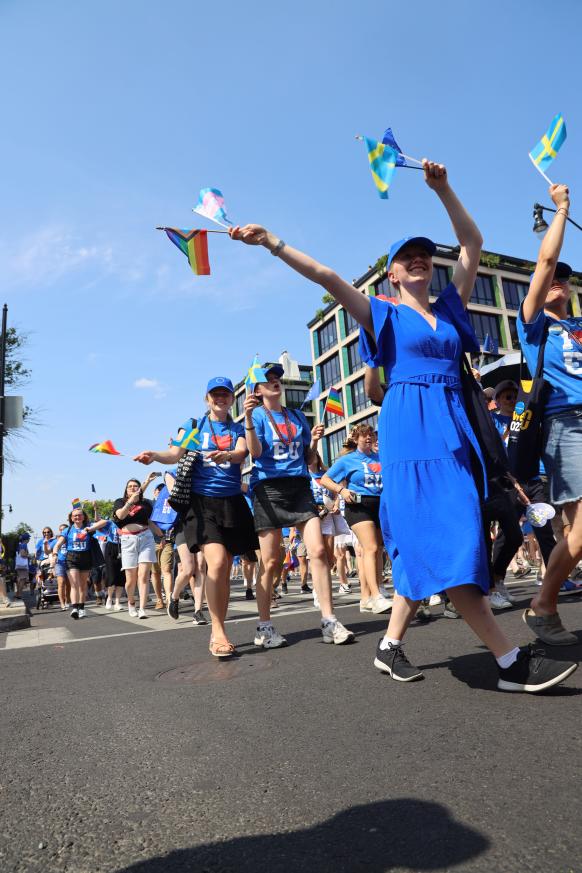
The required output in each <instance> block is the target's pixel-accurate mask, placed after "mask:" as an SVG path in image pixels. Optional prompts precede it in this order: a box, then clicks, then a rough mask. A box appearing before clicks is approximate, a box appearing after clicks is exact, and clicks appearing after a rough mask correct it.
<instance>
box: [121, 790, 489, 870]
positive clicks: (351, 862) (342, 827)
mask: <svg viewBox="0 0 582 873" xmlns="http://www.w3.org/2000/svg"><path fill="white" fill-rule="evenodd" d="M489 845H490V842H489V840H488V839H487V837H485V836H484V835H483V834H481V833H479V831H477V830H475V828H473V827H469V826H468V825H465V824H462V823H461V822H459V821H456V820H455V819H454V818H452V817H451V815H450V813H449V811H448V809H447V808H446V807H445V806H442V805H441V804H439V803H432V802H427V801H424V800H414V799H412V798H401V799H394V800H384V801H379V802H377V803H370V804H365V805H363V806H356V807H354V808H352V809H349V810H346V811H345V812H340V813H338V815H335V816H334V817H333V818H331V819H329V820H328V821H326V822H324V823H323V824H319V825H315V826H314V827H312V828H306V829H304V830H299V831H293V832H291V833H277V834H269V835H262V836H249V837H238V838H236V839H231V840H225V841H223V842H220V843H218V842H217V843H205V844H202V845H200V846H196V847H192V848H190V849H178V850H176V851H173V852H170V853H169V854H167V855H164V856H160V857H157V858H151V859H150V860H148V861H139V862H137V863H136V864H132V865H131V866H130V867H125V868H124V869H123V871H120V873H162V871H163V873H178V871H180V873H182V871H183V873H186V871H192V873H247V871H248V873H251V871H252V873H283V871H284V873H289V871H293V873H298V871H309V873H315V871H316V873H338V871H341V873H360V871H361V873H364V871H365V873H389V871H390V870H393V869H394V868H397V869H399V870H401V869H404V870H410V871H423V870H433V871H439V870H440V871H443V870H450V869H451V867H455V866H458V865H460V864H466V862H467V861H469V860H470V859H471V858H475V857H476V856H477V855H480V854H482V853H483V852H484V851H485V850H486V849H487V848H488V847H489Z"/></svg>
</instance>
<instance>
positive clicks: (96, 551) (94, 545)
mask: <svg viewBox="0 0 582 873" xmlns="http://www.w3.org/2000/svg"><path fill="white" fill-rule="evenodd" d="M88 536H89V537H90V543H89V550H90V552H91V566H92V567H94V568H95V569H97V568H99V567H103V565H104V564H105V558H104V557H103V552H102V551H101V546H100V545H99V540H96V539H95V537H94V536H93V534H88Z"/></svg>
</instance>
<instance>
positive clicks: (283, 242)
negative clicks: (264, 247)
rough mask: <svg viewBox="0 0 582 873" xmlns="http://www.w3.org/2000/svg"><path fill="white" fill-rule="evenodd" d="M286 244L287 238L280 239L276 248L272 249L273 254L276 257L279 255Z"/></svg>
mask: <svg viewBox="0 0 582 873" xmlns="http://www.w3.org/2000/svg"><path fill="white" fill-rule="evenodd" d="M284 245H285V240H283V239H280V240H279V242H278V243H277V245H276V246H275V248H274V249H271V254H272V255H273V257H275V258H276V257H277V255H278V254H279V252H280V251H281V249H282V248H283V246H284Z"/></svg>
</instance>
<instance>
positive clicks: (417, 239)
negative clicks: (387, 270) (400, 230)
mask: <svg viewBox="0 0 582 873" xmlns="http://www.w3.org/2000/svg"><path fill="white" fill-rule="evenodd" d="M413 243H415V244H416V245H418V246H422V248H423V249H426V250H427V252H428V253H429V255H431V256H432V255H434V253H435V252H436V245H435V244H434V243H433V241H432V240H431V239H429V238H428V237H427V236H405V237H403V238H402V239H399V240H398V242H395V243H392V245H391V246H390V251H389V252H388V263H387V264H386V266H387V267H389V266H390V264H391V263H392V261H393V260H394V258H395V257H396V255H397V254H398V252H399V251H400V250H401V249H403V248H404V246H407V245H412V244H413Z"/></svg>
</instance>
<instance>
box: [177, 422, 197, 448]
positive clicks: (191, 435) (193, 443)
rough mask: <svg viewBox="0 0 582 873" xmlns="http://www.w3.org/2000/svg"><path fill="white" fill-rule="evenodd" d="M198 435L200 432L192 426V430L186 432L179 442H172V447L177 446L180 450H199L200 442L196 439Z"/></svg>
mask: <svg viewBox="0 0 582 873" xmlns="http://www.w3.org/2000/svg"><path fill="white" fill-rule="evenodd" d="M199 433H200V431H199V430H198V428H197V427H196V426H194V427H193V428H192V430H188V431H186V433H185V434H184V436H183V437H182V439H181V440H172V445H173V446H178V448H180V449H188V450H189V451H194V450H195V449H198V448H200V440H199V438H198V434H199Z"/></svg>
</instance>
